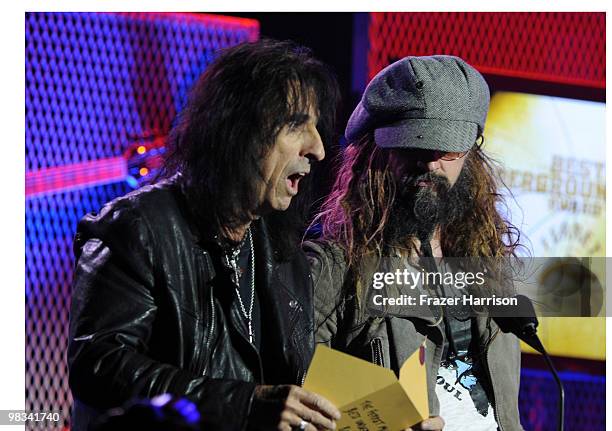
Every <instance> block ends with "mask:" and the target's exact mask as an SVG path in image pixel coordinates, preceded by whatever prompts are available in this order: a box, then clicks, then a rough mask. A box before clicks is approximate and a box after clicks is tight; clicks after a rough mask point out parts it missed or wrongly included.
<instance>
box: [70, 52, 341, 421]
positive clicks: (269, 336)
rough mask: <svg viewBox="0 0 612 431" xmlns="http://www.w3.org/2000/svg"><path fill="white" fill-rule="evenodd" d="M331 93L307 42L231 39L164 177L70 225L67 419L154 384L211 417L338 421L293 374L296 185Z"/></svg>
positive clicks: (307, 286)
mask: <svg viewBox="0 0 612 431" xmlns="http://www.w3.org/2000/svg"><path fill="white" fill-rule="evenodd" d="M337 100H338V89H337V83H336V81H335V78H334V77H333V75H332V74H331V73H330V72H329V71H328V70H327V68H326V67H325V66H324V65H323V64H321V63H320V62H318V61H317V60H315V59H314V58H313V57H312V56H311V54H310V52H309V51H308V50H306V49H304V48H301V47H298V46H295V45H294V44H292V43H289V42H276V41H270V40H263V41H259V42H254V43H246V44H242V45H238V46H236V47H233V48H230V49H227V50H226V51H225V52H223V53H222V54H221V55H220V56H219V57H218V58H217V59H216V60H215V61H214V62H213V63H212V64H211V65H210V66H208V68H207V69H206V71H205V73H204V74H203V75H202V76H201V77H200V78H199V79H198V81H197V82H196V84H195V86H194V88H193V90H192V91H191V93H190V96H189V100H188V103H187V106H186V108H185V109H184V110H183V111H182V113H181V114H180V115H179V117H178V119H177V121H176V123H175V126H174V127H173V129H172V131H171V133H170V137H169V144H168V149H167V158H166V163H165V166H164V171H163V174H162V175H161V178H160V179H159V181H157V182H156V183H155V184H153V185H150V186H146V187H143V188H141V189H139V190H137V191H135V192H133V193H130V194H128V195H127V196H124V197H121V198H118V199H116V200H114V201H112V202H111V203H109V204H107V205H105V206H104V207H103V208H102V210H101V211H100V213H98V214H90V215H87V216H86V217H85V218H84V219H83V220H82V221H81V222H80V223H79V226H78V232H77V236H76V239H75V253H76V257H77V264H76V270H75V281H74V290H73V299H72V310H71V325H70V345H69V349H68V362H69V368H70V387H71V389H72V393H73V395H74V399H75V407H74V412H73V427H72V428H73V429H75V430H80V429H85V428H86V427H87V424H88V423H89V422H90V420H91V419H92V416H95V415H97V414H99V412H100V411H103V410H105V409H108V408H110V407H114V406H118V405H121V404H123V403H124V402H125V401H126V400H128V399H130V398H132V397H152V396H155V395H158V394H161V393H170V394H173V395H178V396H185V397H187V398H189V399H191V400H192V401H194V402H195V403H196V404H197V406H198V408H199V410H200V414H201V418H202V421H201V423H202V425H203V427H204V429H207V430H220V429H223V430H225V429H227V430H244V429H287V430H289V429H292V428H297V429H307V430H311V431H312V430H316V429H322V428H333V426H334V420H335V419H337V418H338V417H339V412H338V411H337V409H336V408H335V407H334V406H333V405H331V403H330V402H329V401H327V400H325V399H324V398H323V397H321V396H319V395H317V394H314V393H311V392H308V391H305V390H303V389H302V388H300V387H299V385H300V384H301V382H302V380H303V377H304V374H305V372H306V369H307V367H308V364H309V362H310V359H311V356H312V352H313V347H314V335H313V331H312V328H313V317H314V316H313V298H312V285H311V280H310V275H309V267H308V263H307V260H306V258H305V256H304V254H303V253H302V251H301V250H300V249H299V246H298V242H297V241H298V239H299V234H300V229H303V224H302V221H303V220H302V219H300V218H299V217H298V216H301V214H304V213H305V212H303V211H301V210H300V208H299V204H300V202H298V201H297V197H296V195H298V191H300V195H302V194H303V190H302V189H303V188H304V187H305V186H306V185H307V180H308V178H307V177H308V175H309V173H310V172H311V168H312V165H313V163H314V162H316V161H319V160H321V159H322V158H323V157H324V155H325V152H324V147H323V142H324V141H325V140H327V139H329V137H330V134H331V133H332V131H333V123H334V117H335V109H336V103H337Z"/></svg>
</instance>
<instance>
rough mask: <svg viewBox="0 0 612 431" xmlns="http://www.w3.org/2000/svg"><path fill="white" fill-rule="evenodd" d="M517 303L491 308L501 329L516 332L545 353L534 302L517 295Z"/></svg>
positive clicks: (506, 331)
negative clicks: (539, 335)
mask: <svg viewBox="0 0 612 431" xmlns="http://www.w3.org/2000/svg"><path fill="white" fill-rule="evenodd" d="M515 298H516V300H517V305H514V306H507V305H496V306H492V307H491V308H490V309H489V310H490V311H491V314H492V315H493V320H494V321H495V323H497V326H499V329H501V330H502V332H505V333H506V334H508V333H510V334H514V335H516V336H517V337H518V338H519V339H520V340H522V341H524V342H525V343H527V344H528V345H529V346H531V347H533V348H534V349H535V350H537V351H538V352H540V353H541V354H543V355H545V354H546V350H545V349H544V346H543V345H542V343H541V342H540V339H539V338H538V334H537V332H538V319H537V317H536V312H535V310H534V308H533V304H532V303H531V301H530V300H529V298H527V297H526V296H525V295H516V296H515Z"/></svg>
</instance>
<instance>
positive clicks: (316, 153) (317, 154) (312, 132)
mask: <svg viewBox="0 0 612 431" xmlns="http://www.w3.org/2000/svg"><path fill="white" fill-rule="evenodd" d="M308 131H309V133H308V137H307V138H306V139H305V140H304V146H303V152H302V154H301V155H302V156H305V157H308V158H312V159H315V160H317V161H319V162H320V161H321V160H323V159H324V158H325V147H324V146H323V141H322V140H321V135H319V131H318V130H317V128H316V126H314V125H311V126H309V130H308Z"/></svg>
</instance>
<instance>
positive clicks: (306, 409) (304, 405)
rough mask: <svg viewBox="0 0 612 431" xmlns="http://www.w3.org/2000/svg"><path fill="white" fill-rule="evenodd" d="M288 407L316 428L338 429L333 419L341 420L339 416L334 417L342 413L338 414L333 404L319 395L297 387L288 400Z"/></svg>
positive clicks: (293, 389)
mask: <svg viewBox="0 0 612 431" xmlns="http://www.w3.org/2000/svg"><path fill="white" fill-rule="evenodd" d="M287 407H288V408H289V409H290V410H292V411H294V412H295V413H296V414H297V415H298V416H299V417H300V418H301V419H303V420H305V421H308V422H310V423H311V424H312V425H313V426H314V427H317V428H325V429H336V424H335V422H334V421H333V420H332V417H337V418H339V415H336V416H334V415H335V413H338V414H339V413H340V412H337V411H336V410H337V409H336V408H335V407H334V406H333V404H331V403H330V402H329V401H328V400H326V399H324V398H323V397H320V396H319V395H316V394H313V393H312V392H308V391H306V390H305V389H302V388H300V387H297V386H295V387H294V388H292V390H291V392H290V394H289V397H288V398H287Z"/></svg>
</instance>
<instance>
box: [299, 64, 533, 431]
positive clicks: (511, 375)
mask: <svg viewBox="0 0 612 431" xmlns="http://www.w3.org/2000/svg"><path fill="white" fill-rule="evenodd" d="M488 109H489V89H488V86H487V83H486V82H485V80H484V78H483V77H482V76H481V75H480V73H478V72H477V71H476V69H474V68H473V67H471V66H470V65H468V64H467V63H466V62H465V61H463V60H462V59H460V58H458V57H453V56H443V55H436V56H430V57H406V58H404V59H402V60H399V61H397V62H396V63H393V64H392V65H390V66H388V67H387V68H385V69H384V70H382V71H381V72H379V73H378V75H376V76H375V77H374V79H373V80H372V81H371V82H370V84H369V85H368V86H367V88H366V90H365V92H364V94H363V97H362V99H361V101H360V103H359V104H358V106H357V107H356V108H355V111H354V112H353V114H352V116H351V118H350V120H349V122H348V126H347V128H346V138H347V140H348V146H347V147H346V149H345V152H344V157H343V160H342V162H341V165H340V168H339V171H338V177H337V179H336V182H335V185H334V187H333V189H332V191H331V193H330V195H329V197H328V198H327V200H326V201H325V203H324V204H323V206H322V208H321V212H320V214H319V215H318V217H317V221H318V222H319V223H320V224H321V231H322V236H321V238H320V239H319V240H317V241H315V242H308V243H306V244H305V249H306V251H307V253H308V255H309V258H310V262H311V267H312V271H313V277H314V283H315V297H316V298H315V317H316V325H317V335H316V341H317V342H319V343H327V344H328V345H330V346H331V347H332V348H335V349H338V350H342V351H345V352H347V353H350V354H353V355H355V356H358V357H361V358H363V359H367V360H370V361H372V362H374V363H376V364H378V365H381V366H385V367H388V368H392V369H394V371H395V372H396V373H397V372H399V368H400V367H401V366H402V364H403V363H404V361H405V360H406V359H407V358H408V356H409V355H411V354H412V353H413V352H414V351H416V350H417V349H419V348H422V347H421V346H424V349H423V350H422V352H423V353H424V360H425V365H426V370H427V376H428V378H427V386H428V388H427V389H428V397H429V398H428V399H429V410H430V414H431V416H433V418H432V419H429V420H426V421H424V422H423V423H421V424H420V425H418V426H417V427H418V429H442V427H444V429H445V430H465V429H469V430H497V429H501V430H503V431H511V430H522V427H521V425H520V420H519V413H518V387H519V371H520V350H519V344H518V340H517V339H516V338H515V337H514V336H513V335H509V334H504V333H501V332H500V331H499V329H498V328H497V326H496V325H495V323H494V322H493V321H492V320H491V319H490V318H488V316H486V315H484V316H483V315H478V316H476V315H474V314H468V315H467V317H466V315H465V314H463V315H462V314H461V313H456V312H454V311H449V310H450V309H449V310H447V309H446V308H444V307H442V309H440V307H438V308H436V309H434V308H433V307H432V309H431V310H429V308H427V311H428V312H425V313H423V312H422V310H417V309H416V307H410V306H406V307H403V309H402V313H401V314H400V315H398V314H397V313H396V314H392V313H382V314H378V315H377V314H376V313H372V307H371V305H372V304H370V303H368V302H369V301H371V298H372V295H370V294H369V293H371V289H372V287H371V285H372V280H373V278H372V276H373V274H374V273H375V272H379V271H381V268H382V265H383V263H384V264H386V265H388V263H389V262H390V260H391V259H399V262H404V264H405V265H406V266H408V267H412V268H413V269H414V268H419V265H421V267H425V269H426V271H430V270H432V267H431V263H432V262H433V264H434V265H435V260H434V259H432V258H433V257H435V258H441V257H479V258H501V257H506V256H512V255H514V253H515V249H516V248H517V247H518V246H519V243H518V235H517V232H518V231H517V230H516V228H515V227H514V226H512V224H511V223H510V222H509V221H508V220H506V219H504V217H503V216H502V214H500V213H499V211H498V210H497V208H498V207H499V205H500V204H503V202H502V198H501V196H500V194H499V193H498V191H497V182H496V170H495V168H494V164H493V162H492V161H491V160H490V159H489V158H488V157H487V155H486V154H485V153H484V152H483V150H482V148H481V146H482V143H483V139H484V138H483V131H484V126H485V119H486V115H487V112H488ZM428 258H429V259H428ZM396 261H397V260H396ZM426 262H429V264H427V265H429V266H426V265H425V263H426ZM434 270H435V268H434ZM429 287H430V286H419V289H424V288H429ZM435 287H436V288H437V287H440V286H435ZM435 292H436V294H437V295H438V296H444V295H447V293H445V291H444V288H443V287H442V288H441V289H440V290H436V291H435ZM440 417H442V418H443V420H442V419H441V418H440ZM444 423H446V425H444Z"/></svg>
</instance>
